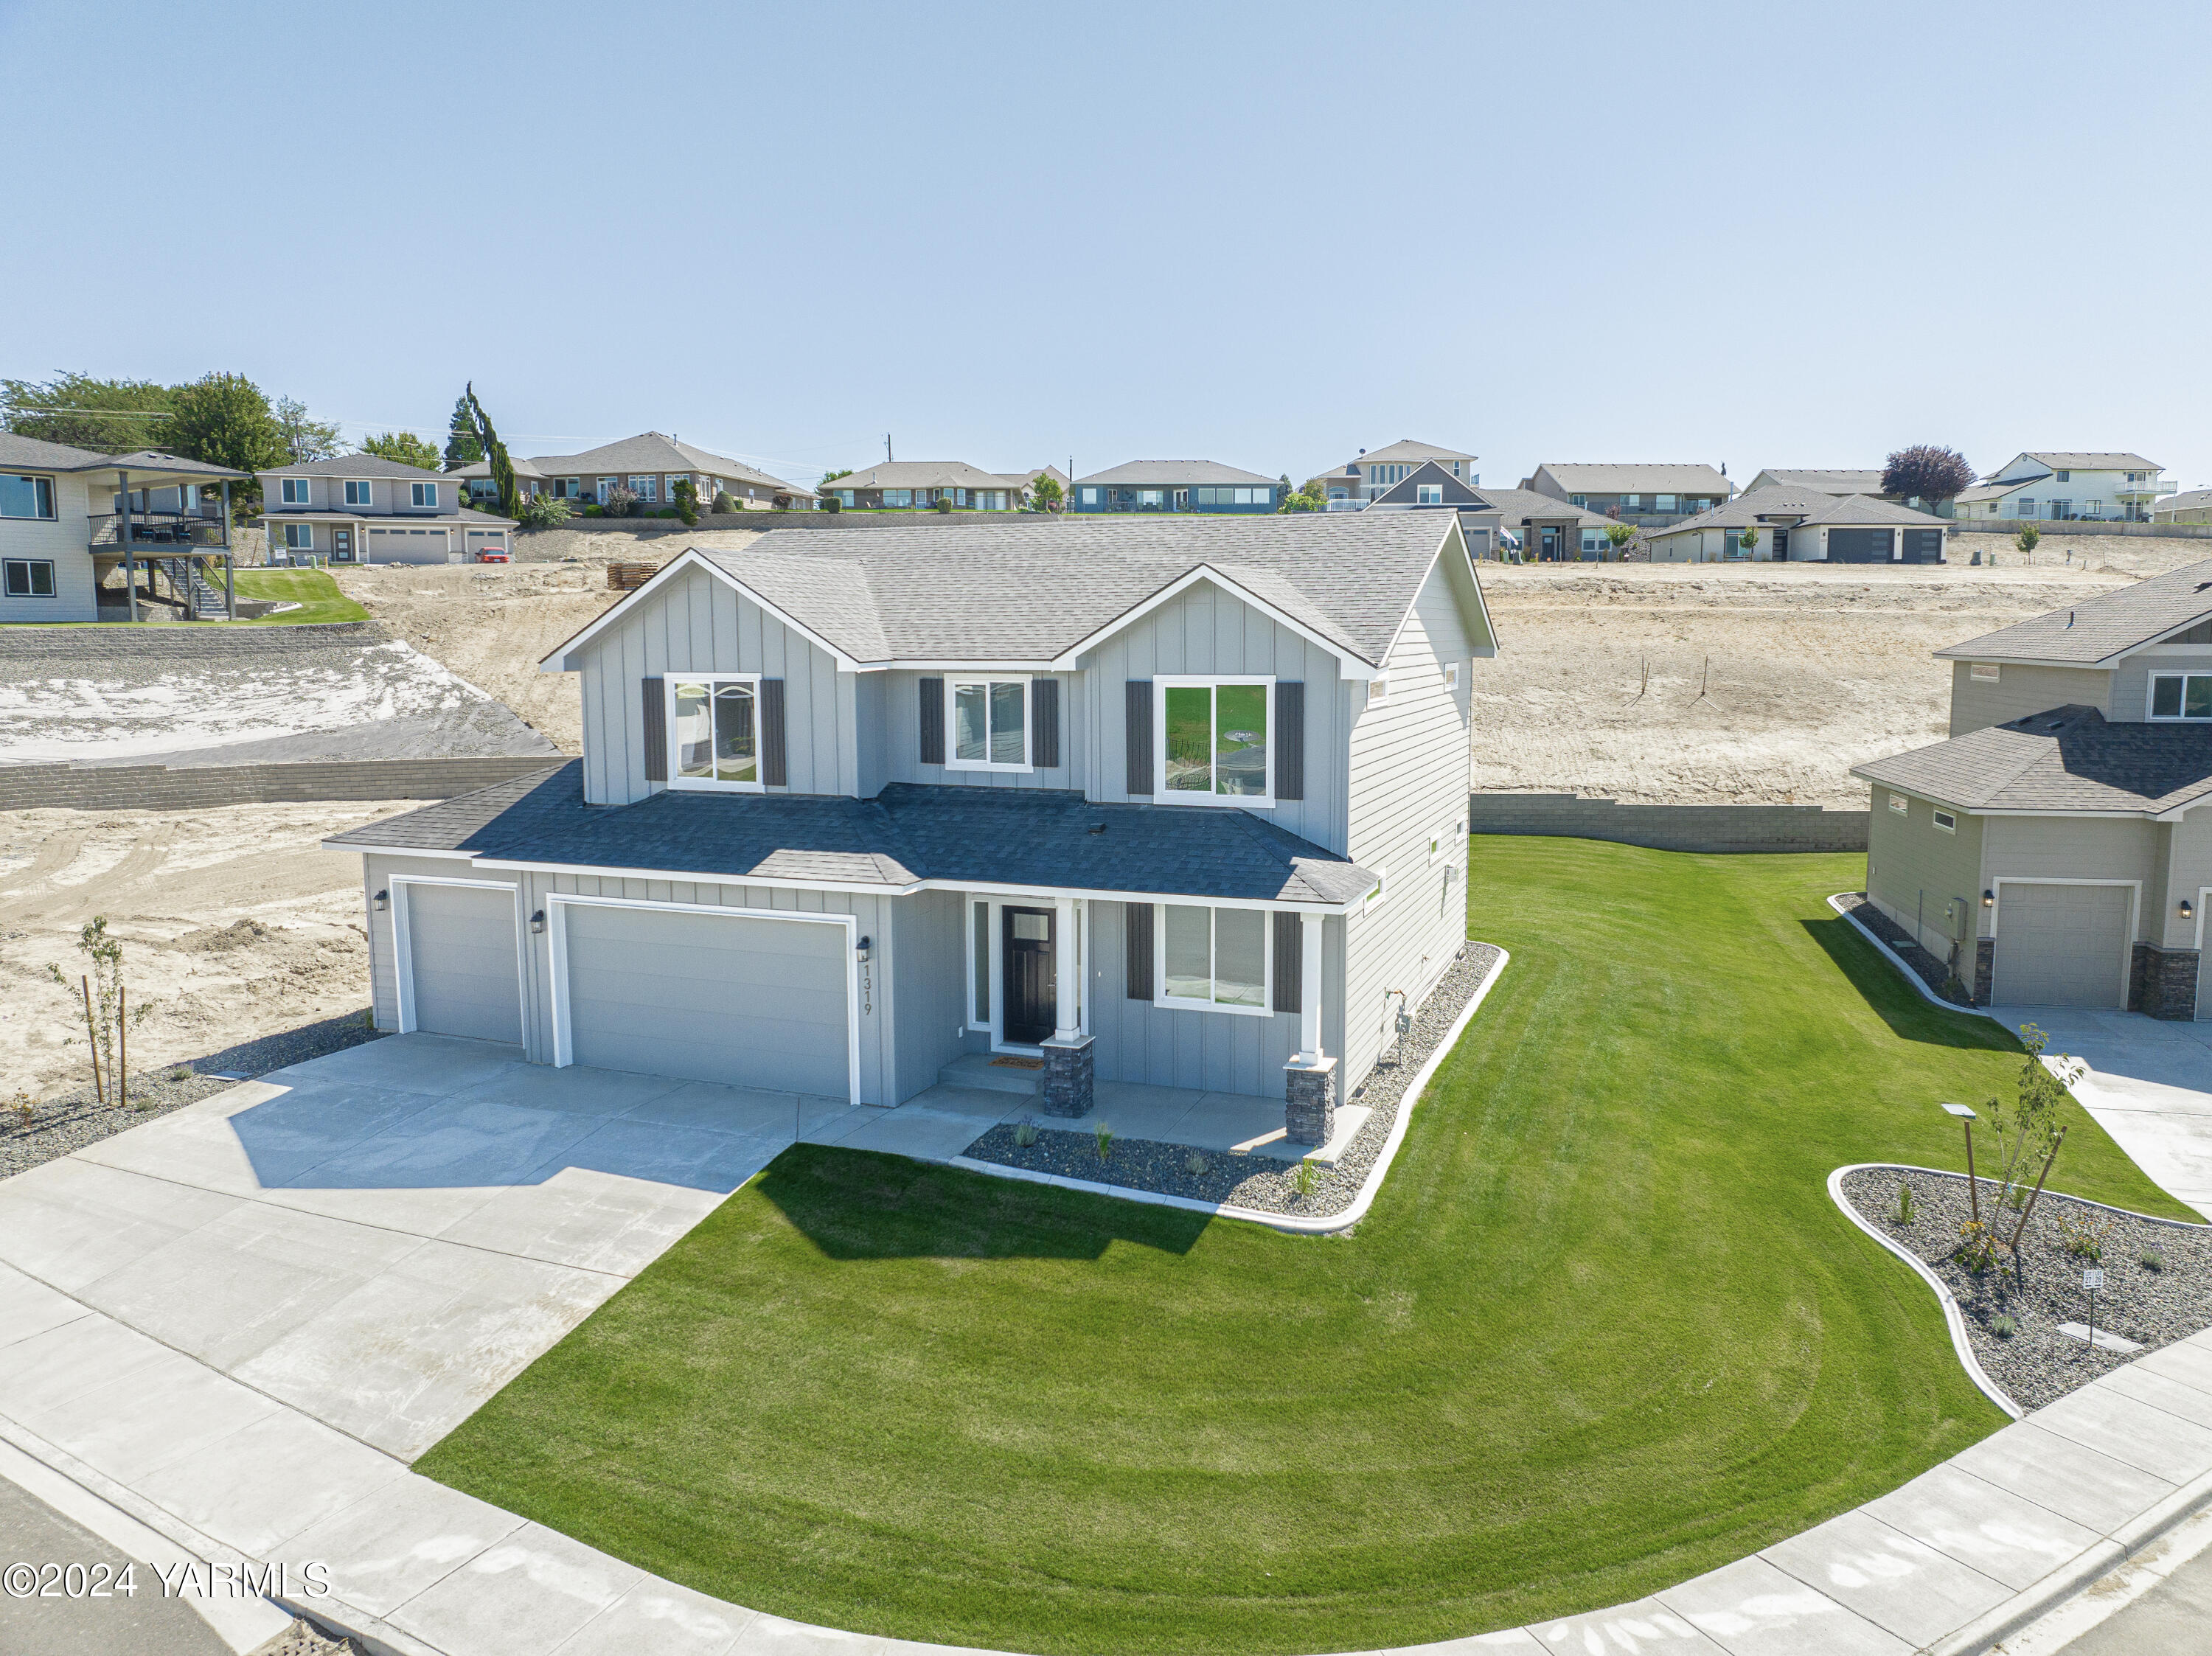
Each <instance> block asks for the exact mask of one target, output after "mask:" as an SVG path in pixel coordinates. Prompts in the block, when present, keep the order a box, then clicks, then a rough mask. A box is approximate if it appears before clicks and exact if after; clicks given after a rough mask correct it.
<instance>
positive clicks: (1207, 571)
mask: <svg viewBox="0 0 2212 1656" xmlns="http://www.w3.org/2000/svg"><path fill="white" fill-rule="evenodd" d="M1202 580H1209V581H1212V583H1213V584H1214V585H1217V586H1218V587H1220V588H1221V589H1222V591H1225V592H1227V593H1229V594H1230V595H1231V597H1237V598H1241V599H1242V600H1243V602H1245V603H1246V604H1250V605H1251V606H1252V607H1253V608H1254V609H1255V610H1259V611H1260V612H1261V614H1262V615H1264V616H1267V617H1268V619H1270V620H1271V621H1273V622H1278V623H1279V624H1280V625H1282V626H1284V627H1287V628H1290V629H1291V631H1292V632H1293V633H1296V634H1297V635H1298V636H1299V637H1300V638H1302V639H1304V640H1305V641H1306V642H1307V643H1309V644H1311V645H1313V646H1316V648H1318V649H1322V650H1326V651H1327V652H1328V653H1329V654H1330V655H1332V656H1334V657H1335V658H1336V659H1337V661H1338V663H1339V664H1340V670H1341V672H1342V674H1343V676H1345V677H1346V678H1371V677H1373V676H1374V675H1375V673H1376V671H1377V669H1376V666H1375V664H1373V663H1372V662H1370V661H1368V660H1366V659H1365V658H1363V657H1360V656H1358V655H1355V654H1354V653H1352V651H1351V650H1350V649H1348V648H1346V646H1344V645H1341V644H1339V643H1337V642H1336V641H1335V640H1333V639H1328V638H1324V637H1322V635H1321V634H1319V633H1316V631H1314V629H1313V628H1311V627H1310V626H1308V625H1307V624H1306V623H1305V622H1302V621H1300V620H1299V619H1298V618H1297V616H1292V615H1289V614H1287V613H1285V611H1283V610H1279V609H1278V608H1276V606H1275V605H1273V604H1270V603H1268V602H1267V599H1265V598H1263V597H1260V596H1259V594H1257V593H1256V592H1254V591H1252V590H1251V589H1250V588H1249V587H1246V586H1242V585H1238V584H1237V582H1236V581H1233V580H1231V579H1230V578H1229V577H1228V576H1226V575H1225V574H1223V573H1221V572H1220V571H1219V570H1218V569H1216V568H1215V567H1213V566H1212V564H1210V563H1201V564H1200V565H1198V566H1197V567H1195V568H1194V569H1191V570H1188V571H1187V572H1186V573H1183V574H1181V575H1178V576H1177V577H1176V579H1173V580H1171V581H1170V582H1169V583H1168V584H1167V585H1165V586H1163V587H1161V588H1160V589H1159V591H1157V592H1155V593H1153V594H1152V597H1148V598H1145V599H1143V600H1141V601H1140V602H1139V603H1137V604H1133V605H1132V606H1131V607H1130V608H1128V609H1127V610H1123V611H1122V612H1121V614H1120V615H1118V616H1115V617H1114V618H1113V620H1111V621H1109V622H1107V623H1106V624H1105V625H1104V626H1103V627H1101V628H1098V629H1097V631H1095V632H1093V633H1091V634H1088V635H1087V636H1085V637H1084V638H1082V639H1079V640H1077V641H1076V642H1075V643H1073V644H1072V645H1070V646H1068V647H1067V648H1066V649H1065V650H1063V651H1061V652H1060V653H1059V654H1058V655H1056V656H1054V658H1052V663H1051V665H1052V667H1053V669H1054V670H1055V671H1066V670H1069V669H1072V668H1077V667H1080V666H1081V665H1082V662H1081V661H1080V660H1079V657H1081V656H1083V655H1084V654H1085V653H1086V652H1089V651H1091V650H1092V649H1095V648H1096V647H1097V646H1099V645H1100V644H1102V643H1103V642H1104V641H1105V640H1108V639H1109V638H1111V637H1113V636H1114V634H1116V633H1118V632H1121V630H1122V629H1123V628H1127V627H1130V626H1133V625H1134V624H1135V623H1136V622H1139V621H1142V620H1143V619H1144V618H1145V617H1146V616H1148V615H1150V614H1152V611H1153V610H1158V608H1160V607H1161V606H1162V605H1163V604H1170V603H1172V602H1173V601H1174V600H1175V599H1176V598H1178V597H1182V594H1183V593H1185V592H1187V591H1189V590H1190V589H1191V588H1192V587H1193V586H1194V585H1197V584H1198V583H1199V582H1200V581H1202ZM639 590H640V591H643V590H644V589H643V588H640V589H639ZM1416 596H1417V597H1418V596H1419V589H1418V588H1417V589H1416ZM1409 612H1410V610H1409ZM894 665H896V666H903V665H905V664H904V663H903V662H898V663H894ZM1247 682H1249V681H1247Z"/></svg>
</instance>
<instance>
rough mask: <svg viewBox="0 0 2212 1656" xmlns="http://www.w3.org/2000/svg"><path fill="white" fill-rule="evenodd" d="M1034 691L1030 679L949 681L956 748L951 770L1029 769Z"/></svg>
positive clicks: (950, 756)
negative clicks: (1031, 692) (1032, 696)
mask: <svg viewBox="0 0 2212 1656" xmlns="http://www.w3.org/2000/svg"><path fill="white" fill-rule="evenodd" d="M1029 691H1030V682H1029V681H1028V680H1027V679H1025V678H947V679H946V680H945V695H946V696H947V697H948V698H950V699H951V704H952V705H951V708H950V709H949V712H950V713H951V719H950V721H949V722H950V724H951V728H952V742H951V749H950V750H949V751H948V752H947V753H946V754H945V767H946V768H947V769H949V770H956V771H1025V770H1027V769H1029V767H1030V721H1029Z"/></svg>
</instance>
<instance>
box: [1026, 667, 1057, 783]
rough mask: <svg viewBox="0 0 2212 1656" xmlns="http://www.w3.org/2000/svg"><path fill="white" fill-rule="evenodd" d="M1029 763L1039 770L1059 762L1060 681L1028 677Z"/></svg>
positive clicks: (1055, 765)
mask: <svg viewBox="0 0 2212 1656" xmlns="http://www.w3.org/2000/svg"><path fill="white" fill-rule="evenodd" d="M1030 764H1032V765H1034V766H1036V767H1037V769H1039V770H1041V771H1048V770H1055V769H1057V768H1058V767H1059V765H1060V681H1059V680H1058V679H1056V678H1033V679H1031V680H1030Z"/></svg>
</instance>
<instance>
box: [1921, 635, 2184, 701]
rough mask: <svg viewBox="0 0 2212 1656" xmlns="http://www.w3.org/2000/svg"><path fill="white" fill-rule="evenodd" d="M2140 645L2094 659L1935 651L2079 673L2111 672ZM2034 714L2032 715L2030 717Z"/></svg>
mask: <svg viewBox="0 0 2212 1656" xmlns="http://www.w3.org/2000/svg"><path fill="white" fill-rule="evenodd" d="M2195 624H2196V623H2195V622H2191V625H2192V626H2194V625H2195ZM2140 647H2141V646H2137V645H2133V644H2130V645H2129V646H2127V650H2116V651H2114V652H2112V654H2111V655H2108V656H2099V657H2098V658H2096V659H2095V660H2094V661H2052V660H2049V659H2047V658H2045V657H2042V656H1993V655H1988V654H1978V653H1976V652H1974V651H1972V650H1969V649H1968V648H1967V647H1966V646H1965V645H1963V644H1947V645H1945V646H1943V647H1942V649H1940V650H1937V651H1935V652H1933V653H1934V655H1935V657H1936V660H1938V661H1969V662H1971V661H1986V662H1988V663H1990V664H1991V665H1992V666H1996V667H2070V668H2072V669H2073V670H2075V672H2077V673H2097V672H2109V671H2110V670H2112V663H2113V662H2115V661H2118V659H2119V658H2121V657H2122V656H2124V655H2125V654H2126V653H2127V652H2128V650H2134V649H2137V648H2140ZM2030 717H2033V715H2032V714H2031V715H2030Z"/></svg>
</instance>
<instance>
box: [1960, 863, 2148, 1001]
mask: <svg viewBox="0 0 2212 1656" xmlns="http://www.w3.org/2000/svg"><path fill="white" fill-rule="evenodd" d="M2130 897H2131V892H2130V888H2128V887H2126V886H2124V885H2020V884H2016V883H2014V882H2012V881H2009V880H2008V881H2006V882H2005V883H2004V884H2003V887H2002V889H2001V890H2000V891H1999V892H1998V894H1997V949H1996V984H1995V986H1994V989H1993V995H1992V998H1994V999H1995V1000H1996V1004H1998V1005H2000V1006H2118V1005H2121V1004H2124V1001H2125V999H2126V989H2125V983H2126V980H2125V978H2124V975H2123V966H2124V959H2125V954H2126V949H2127V943H2128V908H2129V903H2130Z"/></svg>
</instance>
